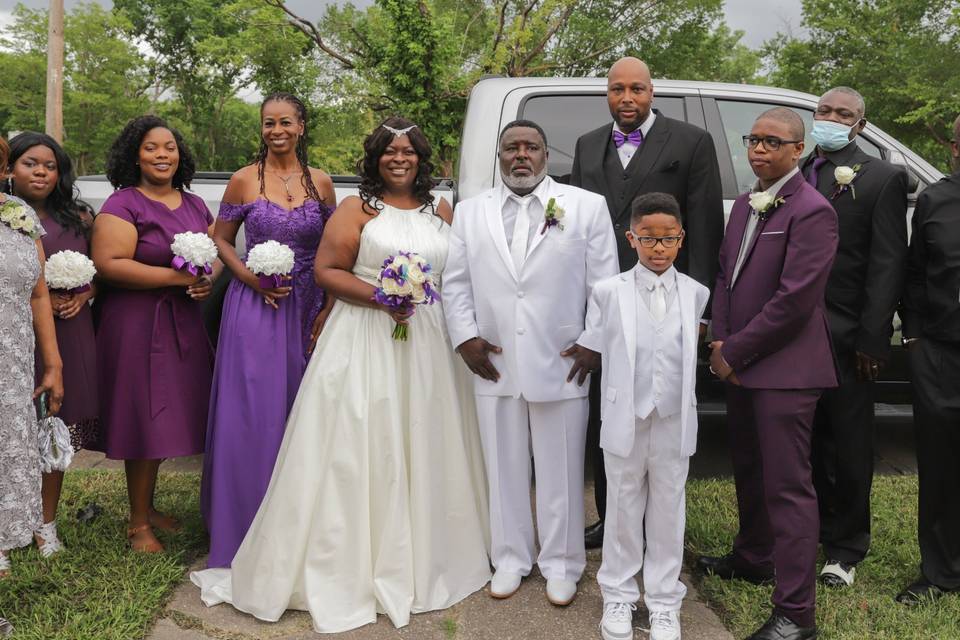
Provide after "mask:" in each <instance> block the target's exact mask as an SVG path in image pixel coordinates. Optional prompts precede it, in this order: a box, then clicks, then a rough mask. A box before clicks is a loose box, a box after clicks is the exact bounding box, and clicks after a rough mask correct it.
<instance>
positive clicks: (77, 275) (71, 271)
mask: <svg viewBox="0 0 960 640" xmlns="http://www.w3.org/2000/svg"><path fill="white" fill-rule="evenodd" d="M96 273H97V269H96V267H94V266H93V260H91V259H90V258H88V257H87V256H85V255H84V254H82V253H80V252H79V251H70V250H66V251H58V252H56V253H55V254H53V255H52V256H50V257H49V258H47V264H46V266H45V267H44V270H43V275H44V278H45V279H46V281H47V287H49V288H50V289H51V290H59V291H66V292H68V293H83V292H84V291H89V290H90V283H91V282H93V276H95V275H96Z"/></svg>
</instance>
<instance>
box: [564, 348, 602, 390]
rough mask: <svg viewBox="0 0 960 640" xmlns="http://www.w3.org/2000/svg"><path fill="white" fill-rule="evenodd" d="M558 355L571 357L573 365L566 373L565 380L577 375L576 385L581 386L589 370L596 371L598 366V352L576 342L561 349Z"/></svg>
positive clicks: (568, 380)
mask: <svg viewBox="0 0 960 640" xmlns="http://www.w3.org/2000/svg"><path fill="white" fill-rule="evenodd" d="M560 355H561V356H563V357H564V358H573V366H572V367H570V373H569V374H567V382H570V381H571V380H573V378H574V376H577V386H578V387H582V386H583V383H584V382H586V381H587V376H588V375H590V372H591V371H596V370H597V369H598V368H599V367H600V354H599V353H597V352H596V351H591V350H590V349H587V348H586V347H581V346H580V345H578V344H574V345H573V346H572V347H570V348H569V349H567V350H566V351H561V352H560ZM578 374H579V375H578Z"/></svg>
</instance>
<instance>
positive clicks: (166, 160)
mask: <svg viewBox="0 0 960 640" xmlns="http://www.w3.org/2000/svg"><path fill="white" fill-rule="evenodd" d="M193 173H194V163H193V158H192V157H191V155H190V152H189V150H188V149H187V148H186V145H184V143H183V140H182V139H181V138H180V135H179V134H178V133H177V132H176V131H174V130H172V129H170V128H169V127H168V126H167V125H166V123H165V122H164V121H163V120H161V119H160V118H157V117H155V116H141V117H139V118H136V119H134V120H132V121H131V122H130V123H129V124H127V126H126V127H125V128H124V129H123V131H122V132H121V133H120V136H119V137H118V138H117V140H116V141H115V142H114V143H113V146H112V147H111V149H110V154H109V156H108V159H107V178H108V179H109V180H110V183H111V184H112V185H113V186H114V187H116V188H117V189H118V190H117V191H115V192H114V193H113V195H111V196H110V197H109V198H107V200H106V202H104V203H103V207H102V208H101V211H100V215H98V216H97V219H96V222H94V225H93V240H92V243H91V245H92V246H91V249H92V253H93V261H94V263H95V264H96V267H97V271H98V272H99V274H100V278H101V281H102V282H103V283H104V285H103V286H101V289H102V291H101V292H100V296H99V301H98V305H99V324H98V327H97V383H98V386H99V392H100V426H101V430H102V434H103V435H102V438H101V441H102V444H103V451H104V452H105V453H106V454H107V457H108V458H112V459H119V460H124V461H125V463H126V464H125V468H126V472H127V492H128V494H129V498H130V523H129V527H128V529H127V537H128V538H129V539H130V546H131V548H133V549H134V550H135V551H142V552H148V553H156V552H160V551H163V545H161V544H160V542H159V541H158V540H157V538H156V536H155V535H154V531H153V529H154V528H158V529H166V530H176V529H177V528H179V523H177V521H176V520H175V519H174V518H172V517H170V516H166V515H163V514H161V513H159V512H158V511H157V510H156V509H155V508H154V506H153V496H154V489H155V488H156V483H157V471H158V469H159V468H160V463H161V462H162V461H163V459H164V458H173V457H177V456H189V455H196V454H199V453H203V439H204V432H205V427H206V419H207V406H208V404H209V401H210V379H211V375H212V372H213V349H212V348H211V346H210V341H209V340H208V338H207V335H206V333H205V331H204V327H203V316H202V314H201V310H200V304H199V301H200V300H202V299H204V298H206V297H207V296H208V295H210V290H211V286H212V283H211V280H210V277H208V276H205V275H203V274H202V273H201V274H200V276H199V277H198V276H194V275H191V274H190V272H189V271H185V270H183V271H181V270H177V269H174V268H172V267H171V266H170V264H171V261H172V260H173V257H174V256H173V253H172V252H171V250H170V244H171V242H173V237H174V236H175V235H176V234H178V233H182V232H187V231H190V232H195V233H208V232H209V231H210V228H211V227H212V225H213V217H212V216H211V215H210V212H209V211H208V210H207V207H206V205H205V204H204V203H203V200H201V199H200V198H199V197H197V196H195V195H193V194H191V193H187V192H186V191H185V190H184V189H186V188H188V187H189V185H190V180H191V178H192V177H193ZM220 268H221V265H220V264H219V261H218V262H217V264H216V265H215V268H214V276H213V277H216V275H217V273H218V271H219V269H220Z"/></svg>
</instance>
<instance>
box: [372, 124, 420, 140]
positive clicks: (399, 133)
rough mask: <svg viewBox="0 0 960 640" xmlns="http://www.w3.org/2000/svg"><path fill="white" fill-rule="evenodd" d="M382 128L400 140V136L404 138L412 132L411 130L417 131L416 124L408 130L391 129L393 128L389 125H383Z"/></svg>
mask: <svg viewBox="0 0 960 640" xmlns="http://www.w3.org/2000/svg"><path fill="white" fill-rule="evenodd" d="M380 126H381V127H383V128H384V129H386V130H387V131H389V132H390V133H392V134H393V137H394V138H399V137H400V136H404V135H406V134H408V133H410V130H411V129H416V128H417V125H415V124H412V125H410V126H409V127H407V128H406V129H394V128H393V127H391V126H389V125H385V124H382V125H380Z"/></svg>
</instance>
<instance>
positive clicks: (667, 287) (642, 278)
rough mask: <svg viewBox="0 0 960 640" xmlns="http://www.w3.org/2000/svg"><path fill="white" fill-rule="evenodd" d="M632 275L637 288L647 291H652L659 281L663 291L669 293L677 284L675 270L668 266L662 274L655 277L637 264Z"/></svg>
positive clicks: (648, 270)
mask: <svg viewBox="0 0 960 640" xmlns="http://www.w3.org/2000/svg"><path fill="white" fill-rule="evenodd" d="M634 273H635V277H636V282H637V287H638V288H640V289H649V290H650V291H653V289H654V288H655V287H656V286H657V281H658V280H659V281H660V282H662V283H663V288H664V291H666V292H667V293H670V292H671V291H673V287H674V285H675V284H676V283H677V270H676V269H675V268H674V266H673V265H670V268H668V269H667V270H666V271H664V272H663V273H662V274H660V275H657V274H656V273H654V272H653V271H650V269H647V268H646V267H645V266H643V265H642V264H638V265H637V269H636V271H635V272H634Z"/></svg>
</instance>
